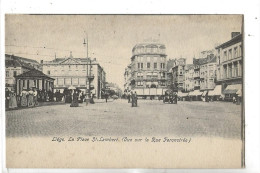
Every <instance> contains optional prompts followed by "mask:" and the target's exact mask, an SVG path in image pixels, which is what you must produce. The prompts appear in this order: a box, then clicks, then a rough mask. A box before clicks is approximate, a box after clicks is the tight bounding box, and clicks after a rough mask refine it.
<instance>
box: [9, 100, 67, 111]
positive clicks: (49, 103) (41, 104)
mask: <svg viewBox="0 0 260 173" xmlns="http://www.w3.org/2000/svg"><path fill="white" fill-rule="evenodd" d="M63 104H67V103H65V102H63V101H61V102H39V105H38V106H34V107H17V108H13V109H5V111H12V110H20V109H30V108H36V107H41V106H53V105H63Z"/></svg>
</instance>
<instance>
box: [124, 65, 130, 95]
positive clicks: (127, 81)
mask: <svg viewBox="0 0 260 173" xmlns="http://www.w3.org/2000/svg"><path fill="white" fill-rule="evenodd" d="M129 90H131V65H128V66H127V67H126V68H125V73H124V92H127V91H129Z"/></svg>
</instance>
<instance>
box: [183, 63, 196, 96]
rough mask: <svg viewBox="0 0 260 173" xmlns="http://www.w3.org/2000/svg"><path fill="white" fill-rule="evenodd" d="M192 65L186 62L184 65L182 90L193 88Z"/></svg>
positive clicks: (186, 90) (191, 89)
mask: <svg viewBox="0 0 260 173" xmlns="http://www.w3.org/2000/svg"><path fill="white" fill-rule="evenodd" d="M193 75H194V65H193V64H186V66H185V74H184V77H185V81H184V91H185V92H188V91H193V90H194V77H193Z"/></svg>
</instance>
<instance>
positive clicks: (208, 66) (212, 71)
mask: <svg viewBox="0 0 260 173" xmlns="http://www.w3.org/2000/svg"><path fill="white" fill-rule="evenodd" d="M216 66H217V63H216V56H215V55H214V54H210V55H207V57H206V58H203V59H202V61H201V62H200V91H208V90H213V89H214V88H215V85H216V84H215V82H216V69H217V68H216Z"/></svg>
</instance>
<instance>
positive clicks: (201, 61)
mask: <svg viewBox="0 0 260 173" xmlns="http://www.w3.org/2000/svg"><path fill="white" fill-rule="evenodd" d="M211 62H216V56H215V55H214V54H210V55H207V57H205V58H199V59H195V58H193V64H194V65H202V64H207V63H211Z"/></svg>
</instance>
